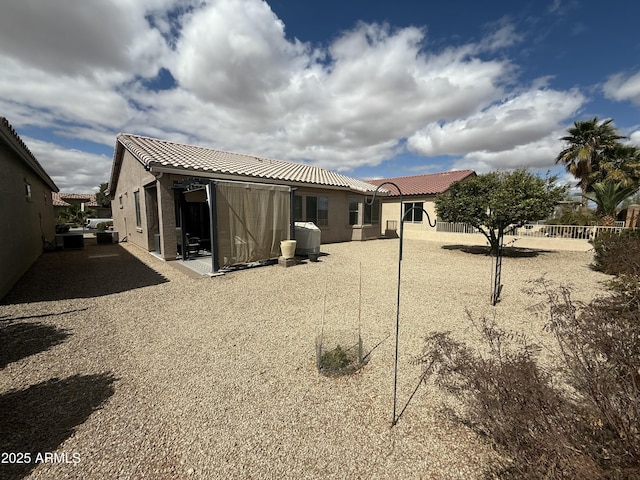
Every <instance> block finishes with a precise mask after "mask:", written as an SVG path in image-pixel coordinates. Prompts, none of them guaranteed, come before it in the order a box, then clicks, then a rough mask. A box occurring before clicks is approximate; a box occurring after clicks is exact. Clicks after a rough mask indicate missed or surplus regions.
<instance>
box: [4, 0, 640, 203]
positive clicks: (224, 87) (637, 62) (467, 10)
mask: <svg viewBox="0 0 640 480" xmlns="http://www.w3.org/2000/svg"><path fill="white" fill-rule="evenodd" d="M480 5H481V8H480ZM638 18H640V2H635V1H630V0H609V1H606V2H603V1H602V0H531V1H526V0H521V1H518V2H514V1H512V0H509V1H506V0H505V1H503V0H487V1H486V2H477V0H473V1H471V0H447V1H438V2H436V1H416V0H394V1H393V2H390V1H388V0H385V1H379V0H350V1H346V0H339V1H338V0H322V1H320V0H315V1H312V0H270V1H268V2H265V1H263V0H83V1H81V2H78V1H77V0H56V1H55V2H43V1H42V0H9V1H8V4H7V3H6V2H5V3H4V4H3V7H2V15H0V115H1V116H4V117H6V118H7V119H8V121H9V122H10V123H11V124H12V125H13V127H14V128H15V129H16V131H17V132H18V134H19V135H20V137H21V138H22V139H23V140H24V141H25V143H26V144H27V146H28V147H29V149H30V150H31V151H32V152H33V154H34V155H35V156H36V158H37V159H38V160H39V161H40V163H41V164H42V166H43V167H44V168H45V170H46V171H47V172H48V173H49V175H50V176H51V177H52V178H53V180H54V181H55V182H56V184H57V185H58V187H59V188H60V190H61V191H63V192H77V193H80V192H91V191H96V190H97V188H98V185H99V184H100V183H102V182H108V181H109V176H110V171H111V164H112V159H113V151H114V146H115V141H116V135H117V134H118V133H119V132H126V133H132V134H138V135H145V136H150V137H155V138H160V139H164V140H171V141H177V142H184V143H189V144H194V145H202V146H207V147H211V148H217V149H222V150H228V151H233V152H241V153H248V154H253V155H258V156H263V157H269V158H276V159H280V160H289V161H294V162H304V163H309V164H313V165H317V166H320V167H324V168H328V169H331V170H335V171H339V172H341V173H343V174H345V175H348V176H351V177H355V178H358V179H362V180H366V179H374V178H388V177H397V176H404V175H418V174H422V173H434V172H443V171H448V170H454V169H467V168H470V169H474V170H475V171H476V172H477V173H486V172H488V171H493V170H509V169H514V168H519V167H527V168H529V169H531V170H532V171H534V172H536V173H540V174H544V173H545V172H547V171H548V170H551V173H557V174H560V175H561V179H562V180H563V181H567V182H569V181H571V182H574V180H573V179H572V177H570V176H568V175H566V174H565V173H564V170H563V169H562V168H561V167H559V166H557V165H556V164H555V157H556V156H557V154H558V153H559V152H560V150H561V149H562V142H561V141H560V138H561V137H562V136H564V135H566V129H567V128H568V127H570V126H571V125H572V124H573V122H575V121H577V120H587V119H591V118H593V117H598V118H599V119H601V120H604V119H608V118H612V119H613V120H614V123H615V126H616V127H617V128H618V130H619V132H620V133H621V134H622V135H626V136H628V137H629V139H628V140H627V141H628V142H630V143H634V144H636V145H640V117H639V113H640V33H638V28H637V21H638Z"/></svg>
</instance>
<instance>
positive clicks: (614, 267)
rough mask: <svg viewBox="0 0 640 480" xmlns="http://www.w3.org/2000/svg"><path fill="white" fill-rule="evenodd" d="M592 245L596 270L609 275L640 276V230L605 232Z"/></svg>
mask: <svg viewBox="0 0 640 480" xmlns="http://www.w3.org/2000/svg"><path fill="white" fill-rule="evenodd" d="M591 244H592V245H593V249H594V251H595V255H594V258H593V266H594V268H595V269H596V270H598V271H601V272H604V273H607V274H609V275H634V276H640V230H624V231H622V232H620V233H613V232H603V233H601V234H599V235H598V236H597V237H596V238H595V239H594V240H593V241H592V242H591Z"/></svg>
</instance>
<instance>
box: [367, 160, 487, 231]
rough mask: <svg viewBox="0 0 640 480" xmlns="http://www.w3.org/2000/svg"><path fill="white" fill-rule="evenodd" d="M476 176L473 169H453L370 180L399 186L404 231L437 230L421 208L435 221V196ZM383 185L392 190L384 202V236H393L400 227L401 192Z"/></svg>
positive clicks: (370, 181)
mask: <svg viewBox="0 0 640 480" xmlns="http://www.w3.org/2000/svg"><path fill="white" fill-rule="evenodd" d="M475 175H476V173H475V172H474V171H473V170H454V171H451V172H441V173H429V174H425V175H412V176H409V177H395V178H381V179H377V180H368V183H371V184H373V185H382V184H383V183H385V182H392V183H394V184H396V185H397V186H398V187H399V188H400V190H401V192H402V202H403V204H404V205H403V207H402V214H403V215H406V217H405V222H404V228H405V232H406V231H409V232H411V231H435V230H436V229H435V228H433V227H431V226H429V222H428V220H427V218H426V216H425V215H424V213H423V211H422V209H424V210H425V211H426V212H427V213H428V214H429V217H430V219H431V223H433V222H434V220H436V211H435V203H434V201H435V198H436V196H437V195H439V194H440V193H444V192H446V191H447V190H448V189H449V187H450V186H451V185H452V184H453V183H455V182H459V181H461V180H465V179H467V178H470V177H475ZM384 188H386V189H387V190H389V195H388V196H387V197H386V198H385V199H384V200H383V202H382V228H383V229H384V232H385V235H387V236H392V235H394V234H397V233H398V232H399V230H400V195H399V193H398V191H397V189H396V188H395V187H393V186H392V185H385V186H384ZM414 207H415V208H414Z"/></svg>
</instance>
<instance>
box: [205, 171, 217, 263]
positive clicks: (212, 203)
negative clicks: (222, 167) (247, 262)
mask: <svg viewBox="0 0 640 480" xmlns="http://www.w3.org/2000/svg"><path fill="white" fill-rule="evenodd" d="M207 200H208V203H209V237H211V271H212V272H213V273H215V272H217V271H218V270H220V259H219V258H218V253H219V252H218V212H217V203H216V183H215V182H214V181H213V180H210V181H209V183H208V184H207Z"/></svg>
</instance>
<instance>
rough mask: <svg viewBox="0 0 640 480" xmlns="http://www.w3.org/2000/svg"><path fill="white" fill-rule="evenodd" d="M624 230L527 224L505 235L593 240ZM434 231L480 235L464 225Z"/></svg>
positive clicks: (442, 226) (446, 224)
mask: <svg viewBox="0 0 640 480" xmlns="http://www.w3.org/2000/svg"><path fill="white" fill-rule="evenodd" d="M624 230H633V229H629V228H625V227H624V226H615V227H602V226H598V225H590V226H580V225H544V224H527V225H524V226H522V227H519V228H510V229H509V228H508V229H507V230H505V235H508V236H517V237H533V238H574V239H584V240H593V239H594V238H596V237H597V236H598V235H600V234H601V233H602V232H613V233H620V232H622V231H624ZM436 231H438V232H447V233H480V230H478V229H477V228H475V227H473V226H471V225H469V224H466V223H450V222H438V224H437V226H436Z"/></svg>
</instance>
